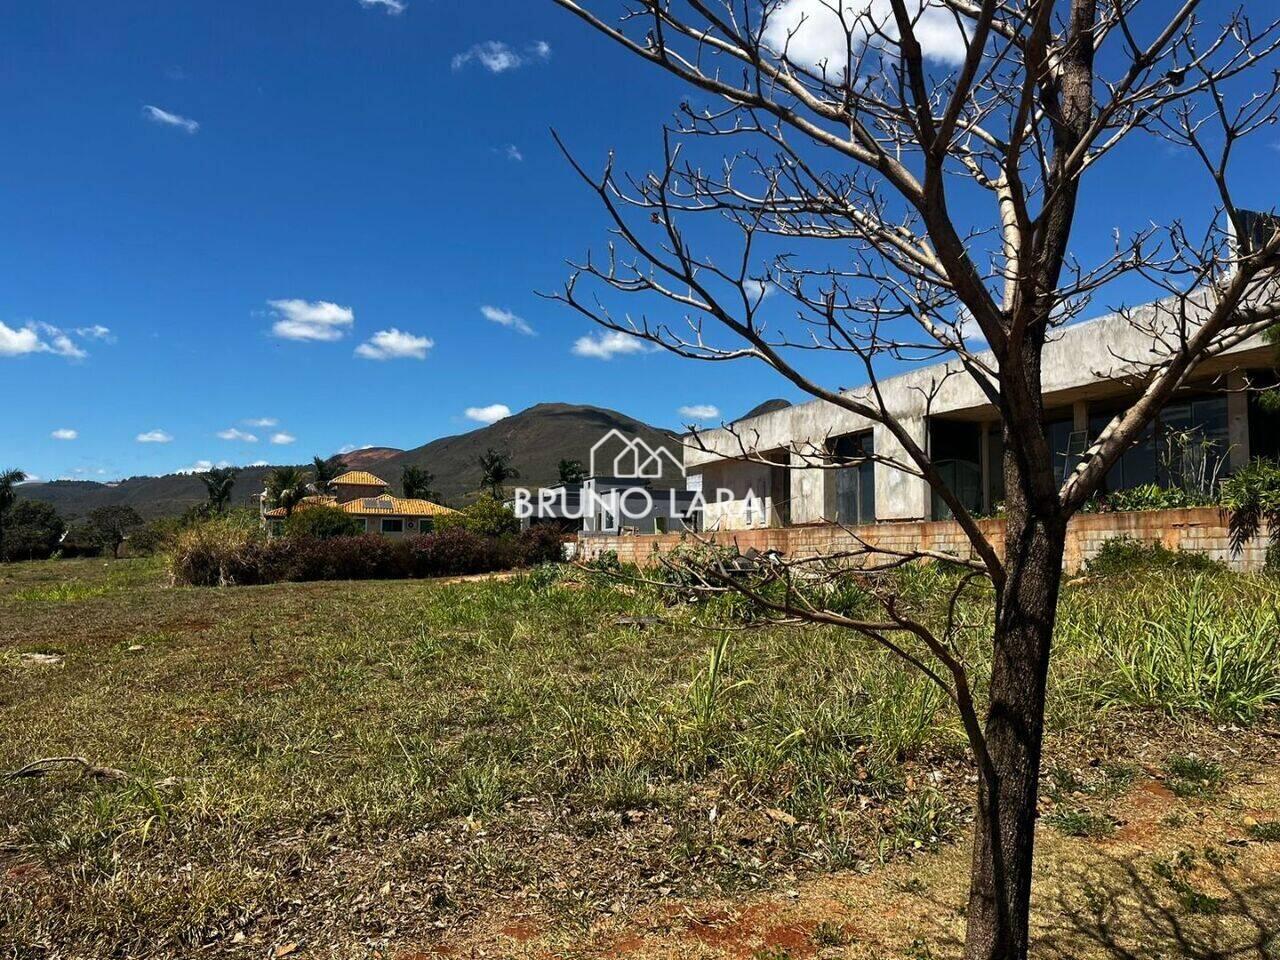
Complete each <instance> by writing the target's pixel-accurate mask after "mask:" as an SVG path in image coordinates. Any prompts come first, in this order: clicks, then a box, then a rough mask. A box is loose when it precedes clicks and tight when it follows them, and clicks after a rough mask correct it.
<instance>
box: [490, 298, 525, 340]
mask: <svg viewBox="0 0 1280 960" xmlns="http://www.w3.org/2000/svg"><path fill="white" fill-rule="evenodd" d="M480 313H481V314H483V315H484V318H485V319H486V320H489V321H491V322H493V323H496V324H499V325H500V326H503V327H510V328H511V329H512V330H515V331H517V332H518V333H523V334H525V335H526V336H533V327H531V326H529V324H527V323H526V322H525V321H524V319H523V318H522V317H519V316H517V315H516V314H514V313H512V312H511V311H510V310H506V309H503V308H502V307H491V306H488V305H485V306H483V307H481V308H480Z"/></svg>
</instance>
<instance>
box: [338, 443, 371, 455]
mask: <svg viewBox="0 0 1280 960" xmlns="http://www.w3.org/2000/svg"><path fill="white" fill-rule="evenodd" d="M371 449H373V444H372V443H361V444H358V445H357V444H354V443H348V444H346V445H345V446H342V447H339V448H338V452H339V453H354V452H355V451H357V450H371Z"/></svg>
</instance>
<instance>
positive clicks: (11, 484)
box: [0, 470, 27, 556]
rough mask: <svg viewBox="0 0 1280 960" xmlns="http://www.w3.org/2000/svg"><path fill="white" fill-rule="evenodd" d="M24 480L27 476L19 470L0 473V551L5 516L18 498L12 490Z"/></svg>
mask: <svg viewBox="0 0 1280 960" xmlns="http://www.w3.org/2000/svg"><path fill="white" fill-rule="evenodd" d="M26 479H27V475H26V474H25V473H23V472H22V471H21V470H5V471H2V472H0V551H3V550H4V527H5V516H6V515H7V514H8V513H9V511H10V510H11V509H12V508H13V503H14V501H15V500H16V499H17V496H18V495H17V494H16V493H15V492H14V488H15V487H17V485H18V484H20V483H22V481H24V480H26ZM0 556H3V553H2V552H0Z"/></svg>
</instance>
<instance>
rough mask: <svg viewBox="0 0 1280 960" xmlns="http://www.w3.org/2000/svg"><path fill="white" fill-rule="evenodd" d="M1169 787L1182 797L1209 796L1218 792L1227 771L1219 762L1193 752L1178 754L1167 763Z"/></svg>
mask: <svg viewBox="0 0 1280 960" xmlns="http://www.w3.org/2000/svg"><path fill="white" fill-rule="evenodd" d="M1165 769H1166V770H1167V771H1168V773H1169V780H1168V783H1169V789H1170V790H1172V791H1173V792H1174V793H1175V794H1177V795H1178V796H1180V797H1208V796H1212V795H1213V794H1214V793H1217V791H1218V789H1219V788H1220V787H1221V786H1222V782H1223V780H1224V779H1225V778H1226V773H1225V771H1224V770H1223V769H1222V767H1221V766H1220V765H1219V764H1216V763H1214V762H1213V761H1212V760H1204V759H1201V758H1200V757H1197V756H1194V755H1192V754H1186V755H1181V754H1177V755H1174V756H1172V757H1170V758H1169V761H1168V762H1167V763H1166V764H1165Z"/></svg>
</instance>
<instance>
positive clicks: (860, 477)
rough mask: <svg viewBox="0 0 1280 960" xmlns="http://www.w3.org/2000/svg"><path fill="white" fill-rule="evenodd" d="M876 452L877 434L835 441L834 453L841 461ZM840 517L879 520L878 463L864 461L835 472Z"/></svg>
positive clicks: (843, 520)
mask: <svg viewBox="0 0 1280 960" xmlns="http://www.w3.org/2000/svg"><path fill="white" fill-rule="evenodd" d="M874 453H875V439H874V436H873V434H871V433H870V432H867V433H857V434H852V435H850V436H847V437H837V438H836V439H835V440H833V441H832V442H831V456H832V458H833V459H834V460H835V461H836V462H837V463H840V462H841V461H849V460H859V459H862V458H864V457H868V456H871V455H873V454H874ZM835 483H836V519H837V520H838V521H839V522H840V523H874V522H875V519H876V470H875V464H874V463H872V462H871V461H869V460H862V462H861V463H856V464H854V465H853V466H849V467H844V468H842V469H839V470H836V471H835Z"/></svg>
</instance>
